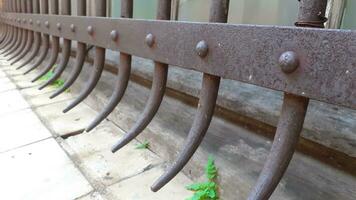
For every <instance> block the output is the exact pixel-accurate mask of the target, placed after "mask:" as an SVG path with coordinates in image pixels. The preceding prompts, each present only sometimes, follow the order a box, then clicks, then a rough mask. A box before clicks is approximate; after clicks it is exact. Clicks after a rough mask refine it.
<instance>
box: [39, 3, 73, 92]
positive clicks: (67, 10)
mask: <svg viewBox="0 0 356 200" xmlns="http://www.w3.org/2000/svg"><path fill="white" fill-rule="evenodd" d="M70 14H71V7H70V1H69V0H62V1H61V15H70ZM71 44H72V42H71V40H67V39H63V47H62V59H61V61H60V63H59V64H58V66H57V67H56V70H55V72H54V74H53V76H52V77H51V78H50V79H48V80H47V81H46V82H45V83H43V84H42V85H41V86H40V87H39V89H40V90H42V89H43V88H45V87H46V86H48V85H50V84H52V83H53V82H54V81H56V80H57V79H58V78H59V77H60V76H61V74H62V73H63V71H64V70H65V68H66V67H67V64H68V61H69V58H70V50H71V46H72V45H71Z"/></svg>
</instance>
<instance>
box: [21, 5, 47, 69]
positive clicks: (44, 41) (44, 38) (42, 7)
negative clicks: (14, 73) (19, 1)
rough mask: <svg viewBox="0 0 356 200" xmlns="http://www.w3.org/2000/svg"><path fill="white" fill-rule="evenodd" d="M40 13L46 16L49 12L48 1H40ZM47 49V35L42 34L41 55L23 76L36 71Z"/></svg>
mask: <svg viewBox="0 0 356 200" xmlns="http://www.w3.org/2000/svg"><path fill="white" fill-rule="evenodd" d="M40 11H41V14H48V11H49V8H48V0H41V4H40ZM34 23H35V22H34ZM36 23H37V22H36ZM42 26H43V24H42ZM48 49H49V35H47V34H43V35H42V51H41V54H40V55H39V57H38V60H37V61H36V62H35V63H34V64H33V65H31V66H30V67H29V68H28V70H26V71H25V73H24V74H28V73H30V72H31V71H32V70H34V69H36V68H37V67H38V66H40V65H41V63H42V62H43V61H44V59H45V58H46V56H47V54H48Z"/></svg>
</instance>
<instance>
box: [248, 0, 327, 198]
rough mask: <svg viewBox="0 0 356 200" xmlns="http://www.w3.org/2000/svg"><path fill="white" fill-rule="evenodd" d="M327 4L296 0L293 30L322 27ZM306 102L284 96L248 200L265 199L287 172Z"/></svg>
mask: <svg viewBox="0 0 356 200" xmlns="http://www.w3.org/2000/svg"><path fill="white" fill-rule="evenodd" d="M326 5H327V0H300V7H299V14H298V22H296V25H297V26H303V27H319V28H323V27H324V22H325V20H326V19H325V17H324V16H325V10H326ZM308 103H309V99H308V98H305V97H301V96H296V95H292V94H288V93H284V99H283V105H282V111H281V115H280V117H279V122H278V125H277V130H276V135H275V136H274V140H273V144H272V147H271V151H270V153H269V155H268V158H267V161H266V162H265V165H264V166H263V169H262V171H261V173H260V176H259V178H258V180H257V183H256V184H255V186H254V188H253V189H252V191H251V192H250V194H249V197H248V200H265V199H269V198H270V196H271V195H272V193H273V191H274V190H275V189H276V187H277V185H278V183H279V182H280V180H281V179H282V177H283V174H284V173H285V171H286V170H287V168H288V165H289V162H290V161H291V159H292V157H293V154H294V152H295V148H296V146H297V144H298V140H299V136H300V132H301V130H302V128H303V123H304V118H305V114H306V112H307V108H308Z"/></svg>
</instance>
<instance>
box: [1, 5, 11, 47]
mask: <svg viewBox="0 0 356 200" xmlns="http://www.w3.org/2000/svg"><path fill="white" fill-rule="evenodd" d="M5 5H6V6H5V9H4V10H3V12H9V11H10V10H9V6H10V5H9V1H8V0H6V1H5ZM1 25H2V27H4V29H5V31H4V34H3V37H2V38H1V41H0V49H1V48H2V45H3V43H4V41H6V39H7V37H8V34H9V25H7V24H6V23H1Z"/></svg>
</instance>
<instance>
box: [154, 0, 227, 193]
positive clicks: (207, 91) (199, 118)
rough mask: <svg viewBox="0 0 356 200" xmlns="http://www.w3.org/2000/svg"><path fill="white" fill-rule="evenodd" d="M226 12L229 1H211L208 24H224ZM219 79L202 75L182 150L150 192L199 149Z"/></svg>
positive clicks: (158, 188) (209, 119) (214, 99)
mask: <svg viewBox="0 0 356 200" xmlns="http://www.w3.org/2000/svg"><path fill="white" fill-rule="evenodd" d="M228 10H229V0H224V1H221V0H212V1H211V7H210V17H209V22H221V23H226V22H227V16H228ZM206 53H207V52H206ZM200 56H201V57H204V56H206V55H204V54H200ZM220 79H221V78H220V77H218V76H214V75H210V74H206V73H204V74H203V80H202V89H201V91H200V97H199V103H198V108H197V113H196V115H195V117H194V121H193V125H192V127H191V129H190V131H189V134H188V137H187V139H186V141H185V144H184V147H183V150H182V151H181V152H180V153H179V155H178V157H177V159H176V160H175V161H174V162H173V165H172V166H171V167H170V168H169V169H168V170H166V171H165V173H164V174H163V175H162V176H161V177H160V178H158V180H157V181H156V182H155V183H154V184H153V185H152V186H151V190H152V191H154V192H156V191H158V190H160V189H161V188H162V187H163V186H164V185H166V184H167V183H168V182H169V181H170V180H172V179H173V178H174V177H175V176H176V175H177V174H178V173H179V172H180V171H181V170H182V169H183V167H184V166H185V165H186V164H187V162H188V161H189V160H190V158H191V157H192V156H193V155H194V153H195V151H196V150H197V148H198V147H199V145H200V143H201V142H202V140H203V138H204V136H205V134H206V131H207V130H208V128H209V125H210V122H211V119H212V117H213V114H214V108H215V104H216V99H217V96H218V91H219V85H220Z"/></svg>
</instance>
